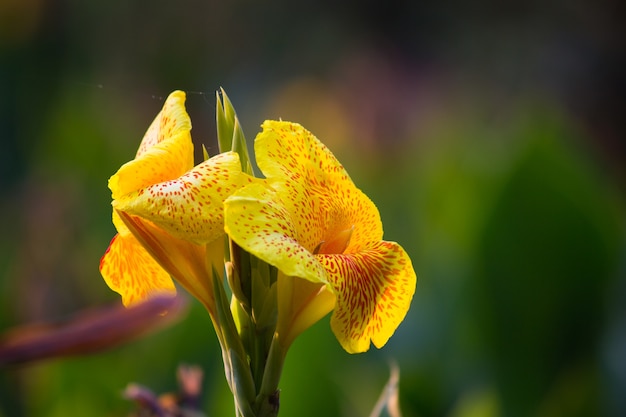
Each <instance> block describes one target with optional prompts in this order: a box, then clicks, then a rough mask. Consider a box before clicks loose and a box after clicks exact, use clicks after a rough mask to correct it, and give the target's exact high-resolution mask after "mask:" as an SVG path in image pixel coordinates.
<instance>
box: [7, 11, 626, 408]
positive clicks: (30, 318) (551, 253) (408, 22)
mask: <svg viewBox="0 0 626 417" xmlns="http://www.w3.org/2000/svg"><path fill="white" fill-rule="evenodd" d="M620 9H623V6H622V3H621V2H619V1H615V0H600V1H594V2H592V1H574V2H569V1H560V0H551V1H547V2H541V1H530V2H528V1H527V2H506V3H504V4H503V3H502V2H496V1H487V0H482V1H478V2H473V3H472V4H471V5H470V4H467V3H466V2H461V1H454V0H448V1H441V2H393V1H389V2H385V3H384V4H383V2H374V1H365V2H343V3H340V4H336V3H335V2H324V1H322V2H314V1H310V0H309V1H304V2H299V3H295V2H287V1H274V2H252V1H241V0H236V1H231V2H217V1H205V2H193V1H189V0H183V1H179V2H170V1H145V0H144V1H125V2H107V1H90V2H81V1H77V0H49V1H45V0H27V1H23V0H2V2H0V135H1V143H2V152H0V185H1V186H2V189H3V197H2V199H1V200H0V230H1V231H2V237H1V239H0V330H5V329H9V328H11V327H13V326H16V325H19V324H25V323H29V322H34V321H40V320H50V319H56V318H62V317H65V316H67V315H68V314H71V313H73V312H76V311H81V310H83V309H86V308H90V307H93V306H100V305H108V304H117V303H119V298H118V296H117V295H116V294H114V293H112V292H111V291H110V290H108V288H107V287H106V285H105V284H104V282H103V281H102V279H101V278H100V275H99V272H98V262H99V259H100V256H101V255H102V253H103V252H104V250H105V249H106V247H107V245H108V243H109V240H110V238H111V237H112V236H113V234H114V228H113V226H112V224H111V222H110V193H109V191H108V189H107V187H106V184H107V179H108V177H109V176H110V175H111V174H112V173H114V172H115V171H116V170H117V168H118V167H119V166H120V165H121V164H122V163H124V162H125V161H127V160H129V159H131V158H132V157H133V155H134V153H135V150H136V148H137V146H138V144H139V141H140V140H141V137H142V135H143V133H144V131H145V129H146V128H147V126H148V124H149V123H150V121H151V120H152V118H153V117H154V116H155V115H156V113H157V112H158V110H159V109H160V107H161V105H162V102H163V98H164V97H165V96H166V95H167V94H168V93H169V92H170V91H171V90H174V89H183V90H186V91H189V92H191V93H190V94H189V95H188V103H187V105H188V111H189V113H190V115H191V118H192V121H193V123H194V130H193V132H192V133H193V135H194V140H196V141H198V143H200V142H201V143H204V144H207V146H208V147H209V151H210V152H213V153H215V152H216V147H215V144H214V143H215V142H214V140H215V133H214V129H215V126H214V111H215V104H214V103H215V98H214V91H215V90H216V89H217V88H219V87H220V86H223V87H224V88H225V89H226V91H227V92H228V94H229V96H230V98H231V100H232V101H233V103H234V105H235V108H236V109H237V110H238V113H239V116H240V119H241V121H242V124H243V127H244V130H245V132H246V134H247V136H248V138H249V139H250V140H251V139H253V138H254V136H255V134H256V133H257V132H258V131H259V125H260V123H261V122H262V121H263V120H264V119H267V118H279V117H280V118H283V119H285V120H292V121H297V122H300V123H301V124H303V125H304V126H305V127H307V128H308V129H309V130H311V131H312V132H314V133H315V134H316V135H317V136H318V137H319V138H320V139H321V140H322V141H323V142H324V143H326V144H327V145H328V146H329V147H330V148H331V149H332V150H333V151H334V152H335V154H336V155H337V157H338V158H339V160H340V161H342V163H343V164H344V165H345V166H346V168H347V169H348V172H350V174H351V176H352V178H353V180H354V181H355V182H356V184H357V185H358V186H359V187H361V188H362V189H363V190H364V191H365V192H366V194H368V195H369V196H370V197H371V198H372V199H373V200H374V201H375V202H376V203H377V205H378V207H379V209H380V212H381V216H382V219H383V224H384V225H385V238H386V239H387V240H395V241H398V242H400V243H401V244H402V245H403V246H404V248H405V249H406V250H407V251H408V252H409V254H410V255H411V257H412V259H413V263H414V266H415V269H416V271H417V273H418V276H419V282H418V285H417V290H416V294H415V297H414V300H413V305H412V307H411V310H410V312H409V314H408V316H407V319H406V320H405V321H404V323H403V324H402V325H401V326H400V328H399V329H398V331H397V332H396V334H395V336H394V337H393V338H392V339H391V340H390V342H389V343H388V344H387V345H386V346H385V347H384V349H382V350H379V351H378V350H376V349H374V348H373V349H372V350H371V351H370V352H368V353H366V354H362V355H356V356H350V355H348V354H346V353H345V352H343V351H342V350H341V348H340V347H339V344H338V343H337V342H336V340H335V339H334V337H333V335H332V333H331V331H330V329H329V325H328V319H326V320H324V321H322V322H320V323H318V324H317V325H316V326H315V327H313V328H312V329H311V330H309V331H308V332H306V333H305V334H304V335H303V336H301V337H300V338H299V339H298V340H297V341H296V343H295V345H294V347H293V348H292V350H291V351H290V353H289V356H288V360H287V364H286V370H285V374H284V377H283V380H282V384H281V386H282V395H281V415H284V416H299V417H306V416H367V415H368V413H369V411H370V410H371V409H372V407H373V405H374V402H375V400H376V397H377V396H378V394H379V393H380V391H381V389H382V387H383V385H384V384H385V382H386V380H387V378H388V374H389V363H390V361H395V362H397V363H398V365H399V368H400V372H401V375H400V378H401V379H400V401H401V407H402V409H403V412H404V415H405V416H408V417H413V416H445V417H478V416H481V417H482V416H485V417H490V416H512V417H516V416H541V417H553V416H601V415H602V416H615V417H617V416H623V415H625V414H626V397H625V396H624V393H625V392H626V245H625V243H626V240H625V236H626V235H625V230H626V229H625V226H626V225H625V222H624V220H625V216H624V214H625V210H624V191H625V190H626V171H625V170H624V166H625V165H624V162H625V161H624V156H625V155H626V149H625V143H624V133H623V132H624V120H623V116H624V106H623V104H624V96H625V94H624V93H625V88H624V87H625V78H626V77H625V67H624V62H625V61H624V58H625V44H624V39H625V38H624V37H623V27H622V26H623V25H622V21H621V19H620V16H623V14H622V13H620V12H621V11H623V10H620ZM179 363H197V364H199V365H201V366H202V367H203V369H204V370H205V372H206V379H205V390H206V395H205V397H204V401H205V407H206V410H207V412H208V413H209V415H211V416H228V415H233V412H232V404H231V403H232V400H231V398H230V396H229V393H228V390H227V386H226V383H225V380H224V376H223V370H222V364H221V358H220V355H219V348H218V344H217V341H216V338H215V335H214V334H213V331H212V329H211V327H210V321H209V319H208V316H206V315H205V314H204V312H203V311H202V309H201V308H200V306H199V305H197V304H196V303H193V305H192V307H191V309H190V311H189V314H188V316H187V317H185V318H184V319H183V320H182V321H181V322H179V323H178V324H176V325H174V326H172V327H169V328H167V329H165V330H163V331H162V332H160V333H156V334H153V335H150V336H148V337H145V338H143V339H141V340H139V341H136V342H133V343H130V344H128V345H126V346H123V347H118V348H115V349H112V350H109V351H106V352H103V353H102V354H99V355H93V356H86V357H80V358H69V359H61V360H54V361H47V362H42V363H35V364H30V365H25V366H20V367H12V368H9V369H0V416H2V417H21V416H63V417H67V416H125V415H128V413H129V412H131V410H133V409H134V407H133V405H132V404H130V403H129V402H128V401H126V400H124V399H123V398H122V395H121V393H122V391H123V389H124V387H125V386H126V384H127V383H129V382H131V381H133V382H137V383H140V384H144V385H147V386H149V387H151V388H152V389H154V390H155V391H156V392H164V391H171V390H174V389H175V388H176V382H175V378H174V373H175V369H176V367H177V365H178V364H179Z"/></svg>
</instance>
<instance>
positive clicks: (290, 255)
mask: <svg viewBox="0 0 626 417" xmlns="http://www.w3.org/2000/svg"><path fill="white" fill-rule="evenodd" d="M292 185H293V186H297V184H292ZM287 197H288V196H287ZM292 202H293V201H292ZM289 203H290V201H289V200H286V199H283V198H281V196H280V195H279V194H278V193H277V192H276V191H275V190H274V189H273V188H271V187H269V186H267V185H266V184H263V183H255V184H251V185H248V186H246V187H244V188H243V189H242V190H240V191H238V192H237V193H235V194H234V195H233V196H231V197H230V198H228V199H227V200H226V202H225V204H224V207H225V209H224V211H225V215H224V228H225V229H226V233H227V234H228V235H229V236H230V237H231V239H233V240H234V241H235V242H237V244H238V245H240V246H241V247H242V248H243V249H244V250H246V251H247V252H249V253H251V254H253V255H255V256H256V257H258V258H260V259H262V260H263V261H265V262H267V263H269V264H270V265H273V266H276V267H277V268H279V269H280V270H281V271H282V272H283V273H284V274H286V275H290V276H298V277H301V278H305V279H308V280H310V281H313V282H322V283H325V282H326V273H325V271H324V268H322V266H321V265H320V264H319V262H317V260H316V259H315V256H314V255H313V254H312V253H311V252H310V251H308V250H307V249H306V248H305V247H304V246H303V245H302V244H301V243H300V240H301V239H302V234H301V233H300V229H302V230H303V231H304V230H306V229H305V227H306V225H302V227H300V228H299V227H298V226H299V224H298V220H296V219H294V218H293V216H292V213H291V212H290V210H289ZM293 203H296V204H297V202H293ZM312 232H315V230H312ZM309 246H311V245H309Z"/></svg>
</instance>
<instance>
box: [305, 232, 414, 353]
mask: <svg viewBox="0 0 626 417" xmlns="http://www.w3.org/2000/svg"><path fill="white" fill-rule="evenodd" d="M317 257H318V259H319V261H320V262H321V263H322V264H323V265H324V268H325V269H326V272H327V276H328V282H329V285H330V287H331V288H332V290H333V292H334V293H335V295H336V297H337V304H336V307H335V310H334V311H333V315H332V317H331V321H330V324H331V327H332V329H333V332H334V333H335V336H336V337H337V340H339V343H341V345H342V346H343V348H344V349H345V350H346V351H347V352H349V353H359V352H365V351H367V350H368V349H369V347H370V340H371V342H372V343H374V345H375V346H376V347H378V348H380V347H382V346H383V345H385V343H387V340H389V338H390V337H391V335H393V333H394V332H395V330H396V328H397V327H398V325H399V324H400V323H401V322H402V320H403V319H404V317H405V315H406V313H407V311H408V309H409V306H410V303H411V299H412V298H413V293H414V292H415V284H416V281H417V277H416V275H415V271H414V270H413V266H412V265H411V260H410V258H409V256H408V255H407V253H406V252H405V251H404V249H402V247H401V246H400V245H398V244H397V243H395V242H385V241H380V242H377V243H374V244H372V245H370V246H369V247H368V248H366V249H364V250H362V251H361V252H358V253H353V254H343V255H317Z"/></svg>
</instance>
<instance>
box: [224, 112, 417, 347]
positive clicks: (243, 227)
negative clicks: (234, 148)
mask: <svg viewBox="0 0 626 417" xmlns="http://www.w3.org/2000/svg"><path fill="white" fill-rule="evenodd" d="M262 127H263V131H262V132H261V133H260V134H259V135H258V136H257V138H256V140H255V153H256V157H257V163H258V166H259V168H260V169H261V171H262V172H263V174H264V175H265V177H266V179H267V180H266V182H264V183H254V184H251V185H248V186H246V187H244V188H243V189H241V190H239V191H238V192H236V193H235V194H234V195H233V196H231V197H230V198H228V199H227V200H226V203H225V219H224V221H225V228H226V232H227V233H228V234H229V236H230V237H231V239H233V240H234V241H235V242H236V243H237V244H238V245H240V246H241V247H242V248H243V249H244V250H246V251H248V252H250V253H252V254H253V255H255V256H257V257H258V258H260V259H262V260H264V261H265V262H268V263H269V264H271V265H274V266H275V267H277V268H278V269H279V270H280V271H281V273H282V274H279V282H278V285H279V286H278V291H279V294H278V298H279V301H278V303H279V306H278V314H279V317H278V325H277V332H278V333H279V338H282V340H283V342H282V343H283V344H284V345H285V346H288V345H289V344H290V343H291V342H292V341H293V339H294V338H295V337H296V336H297V335H298V333H300V332H301V331H303V330H304V329H305V328H306V327H308V326H310V325H311V324H313V323H314V322H315V321H317V320H319V319H320V318H321V317H323V316H324V315H325V314H326V313H328V312H329V311H330V310H333V315H332V317H331V328H332V329H333V332H334V333H335V335H336V337H337V339H338V340H339V342H340V343H341V345H342V346H343V348H344V349H345V350H346V351H348V352H350V353H356V352H364V351H366V350H368V349H369V346H370V342H372V343H374V345H375V346H376V347H378V348H380V347H382V346H383V345H384V344H385V343H386V342H387V340H388V339H389V338H390V337H391V335H392V334H393V333H394V332H395V330H396V328H397V327H398V325H399V324H400V323H401V322H402V320H403V319H404V317H405V315H406V313H407V311H408V308H409V305H410V302H411V299H412V297H413V293H414V291H415V285H416V280H417V278H416V275H415V271H414V270H413V267H412V265H411V260H410V258H409V257H408V255H407V253H406V252H405V251H404V250H403V249H402V247H401V246H400V245H398V244H397V243H395V242H387V241H383V240H382V237H383V229H382V223H381V220H380V214H379V212H378V209H377V208H376V206H375V205H374V203H373V202H372V201H371V200H370V199H369V198H368V197H367V196H366V195H365V194H363V193H362V192H361V191H360V190H359V189H358V188H357V187H356V186H355V185H354V183H353V182H352V180H351V179H350V177H349V176H348V174H347V172H346V171H345V169H344V168H343V166H342V165H341V164H340V163H339V161H337V159H336V158H335V157H334V155H333V154H332V153H331V152H330V151H329V150H328V148H326V147H325V146H324V145H323V144H322V143H321V142H319V140H317V138H316V137H315V136H313V135H312V134H311V133H310V132H308V131H307V130H305V129H304V128H303V127H302V126H300V125H298V124H295V123H289V122H282V121H266V122H265V123H264V124H263V126H262ZM302 279H304V280H307V281H304V280H302ZM333 295H334V297H333ZM281 332H282V333H283V334H282V335H281V334H280V333H281Z"/></svg>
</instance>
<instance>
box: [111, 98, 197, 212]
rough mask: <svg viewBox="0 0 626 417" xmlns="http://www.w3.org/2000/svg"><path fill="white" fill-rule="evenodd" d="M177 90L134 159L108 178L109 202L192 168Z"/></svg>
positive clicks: (187, 131)
mask: <svg viewBox="0 0 626 417" xmlns="http://www.w3.org/2000/svg"><path fill="white" fill-rule="evenodd" d="M184 102H185V94H184V93H182V92H180V91H178V92H174V93H172V94H171V95H170V96H169V97H168V99H167V100H166V102H165V104H164V106H163V110H161V112H160V113H159V114H158V115H157V117H156V118H155V119H154V121H153V122H152V124H151V125H150V127H149V128H148V131H147V132H146V135H145V136H144V139H143V140H142V143H141V145H140V147H139V150H138V151H137V157H136V158H135V159H133V160H132V161H130V162H127V163H126V164H124V165H122V167H121V168H120V169H119V170H118V171H117V173H115V174H114V175H113V176H112V177H111V178H110V179H109V188H110V189H111V193H112V195H113V199H114V200H115V199H117V198H120V197H121V196H123V195H125V194H128V193H130V192H133V191H136V190H139V189H141V188H144V187H146V186H148V185H151V184H156V183H160V182H163V181H169V180H173V179H175V178H178V177H180V176H181V175H182V174H184V173H185V172H187V171H189V170H190V169H191V168H192V167H193V143H192V141H191V133H190V131H191V121H190V119H189V116H188V115H187V112H186V110H185V107H184Z"/></svg>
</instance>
